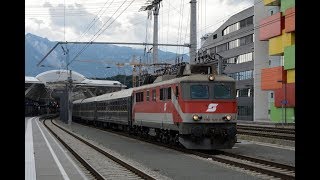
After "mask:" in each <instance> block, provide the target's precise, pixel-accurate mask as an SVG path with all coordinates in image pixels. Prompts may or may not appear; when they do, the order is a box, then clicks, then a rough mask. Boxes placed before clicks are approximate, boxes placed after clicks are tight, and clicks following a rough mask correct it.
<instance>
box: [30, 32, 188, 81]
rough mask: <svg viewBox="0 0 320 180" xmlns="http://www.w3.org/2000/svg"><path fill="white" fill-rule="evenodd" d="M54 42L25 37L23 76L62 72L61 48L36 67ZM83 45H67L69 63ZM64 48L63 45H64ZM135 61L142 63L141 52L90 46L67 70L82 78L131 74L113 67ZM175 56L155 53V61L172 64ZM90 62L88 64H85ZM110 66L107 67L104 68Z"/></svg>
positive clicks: (185, 56)
mask: <svg viewBox="0 0 320 180" xmlns="http://www.w3.org/2000/svg"><path fill="white" fill-rule="evenodd" d="M56 43H57V42H55V41H50V40H48V39H47V38H42V37H39V36H36V35H33V34H30V33H28V34H26V35H25V75H26V76H36V75H38V74H39V73H41V72H44V71H48V70H53V69H65V65H66V55H64V52H63V48H62V47H61V46H60V45H59V46H57V47H56V48H55V49H54V50H53V51H52V52H51V53H50V55H49V56H48V57H47V58H46V59H45V60H44V61H43V63H41V64H42V65H43V67H38V66H37V64H38V62H40V60H41V59H42V58H43V57H44V56H45V55H46V54H47V53H48V52H49V51H50V49H51V48H52V47H54V45H55V44H56ZM84 46H85V45H84V44H82V45H72V44H70V45H68V49H69V52H70V55H69V57H70V60H72V59H73V58H74V57H75V55H76V53H78V52H79V51H80V50H81V49H82V48H83V47H84ZM64 48H65V45H64ZM133 55H135V56H136V59H137V60H138V61H139V59H140V58H141V59H142V62H143V63H146V61H147V60H146V56H144V49H141V48H140V49H134V48H131V47H124V46H116V45H97V44H91V45H89V47H88V48H87V49H86V50H85V51H84V52H83V53H82V54H81V55H80V56H78V57H77V58H76V59H75V61H74V62H72V63H71V65H70V66H69V68H70V69H72V70H74V71H77V72H78V73H80V74H82V75H84V76H86V77H89V78H90V77H96V78H105V77H111V76H115V75H117V74H127V75H129V74H131V73H132V67H131V66H124V67H121V68H118V67H116V65H115V63H117V62H119V63H129V62H130V61H131V59H132V56H133ZM175 58H176V54H175V53H172V52H164V51H161V50H159V62H162V61H164V60H167V61H165V62H168V63H173V62H174V60H175ZM148 59H149V62H151V61H152V53H150V54H149V58H148ZM104 60H108V61H112V62H113V63H111V64H106V63H105V64H103V63H102V62H101V61H104ZM89 61H90V62H89ZM183 61H189V56H188V55H183ZM106 67H110V68H106Z"/></svg>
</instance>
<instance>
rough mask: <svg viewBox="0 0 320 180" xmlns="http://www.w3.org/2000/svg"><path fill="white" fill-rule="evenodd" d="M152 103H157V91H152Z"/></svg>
mask: <svg viewBox="0 0 320 180" xmlns="http://www.w3.org/2000/svg"><path fill="white" fill-rule="evenodd" d="M152 101H156V90H155V89H154V90H152Z"/></svg>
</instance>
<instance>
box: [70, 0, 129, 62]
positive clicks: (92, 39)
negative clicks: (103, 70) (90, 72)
mask: <svg viewBox="0 0 320 180" xmlns="http://www.w3.org/2000/svg"><path fill="white" fill-rule="evenodd" d="M134 1H135V0H132V1H131V2H130V4H129V5H128V6H127V7H126V8H125V9H124V10H123V11H122V12H121V13H120V14H119V15H118V16H117V17H116V18H114V20H113V21H112V22H111V23H110V24H109V25H108V26H107V27H106V28H105V29H103V28H104V26H105V25H106V24H107V23H108V22H109V21H110V19H111V18H112V17H113V16H114V15H115V13H116V12H117V11H116V12H115V13H114V14H113V15H112V16H111V17H110V18H109V19H108V21H106V22H105V23H104V24H103V26H102V27H101V28H100V29H99V31H97V33H96V34H94V36H93V37H92V38H91V40H90V41H89V42H88V43H87V44H86V45H85V47H84V48H82V49H81V50H80V51H79V52H78V54H77V55H76V56H75V57H74V58H73V59H72V60H71V61H70V63H72V62H73V61H74V60H75V59H76V58H77V57H78V56H79V55H80V54H81V53H82V52H83V51H84V50H85V49H86V48H87V47H88V46H89V45H90V44H91V43H92V42H93V41H94V40H95V39H97V38H98V37H99V36H100V35H101V33H103V32H104V31H105V30H106V29H107V28H108V27H110V26H111V25H112V23H113V22H115V20H116V19H117V18H118V17H119V16H120V15H121V14H122V13H123V12H124V11H125V10H126V9H127V8H128V7H129V6H130V5H131V4H132V3H133V2H134ZM125 2H127V0H125V1H124V2H123V3H122V4H121V5H120V7H119V8H118V9H117V10H119V9H120V8H121V7H122V6H123V4H124V3H125ZM102 29H103V30H102ZM99 32H100V33H99ZM98 33H99V34H98ZM97 34H98V35H97ZM70 63H69V64H70Z"/></svg>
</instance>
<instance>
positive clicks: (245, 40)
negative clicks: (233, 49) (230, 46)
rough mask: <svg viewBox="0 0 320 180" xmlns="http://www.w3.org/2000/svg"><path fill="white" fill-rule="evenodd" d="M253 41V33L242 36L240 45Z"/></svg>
mask: <svg viewBox="0 0 320 180" xmlns="http://www.w3.org/2000/svg"><path fill="white" fill-rule="evenodd" d="M250 43H253V34H250V35H248V36H244V37H242V38H240V46H244V45H246V44H250Z"/></svg>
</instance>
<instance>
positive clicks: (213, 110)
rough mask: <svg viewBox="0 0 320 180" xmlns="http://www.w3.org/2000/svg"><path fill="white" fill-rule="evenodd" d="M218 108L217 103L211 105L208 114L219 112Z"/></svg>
mask: <svg viewBox="0 0 320 180" xmlns="http://www.w3.org/2000/svg"><path fill="white" fill-rule="evenodd" d="M217 106H218V104H216V103H210V104H209V105H208V109H207V111H206V112H215V111H216V110H217Z"/></svg>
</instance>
